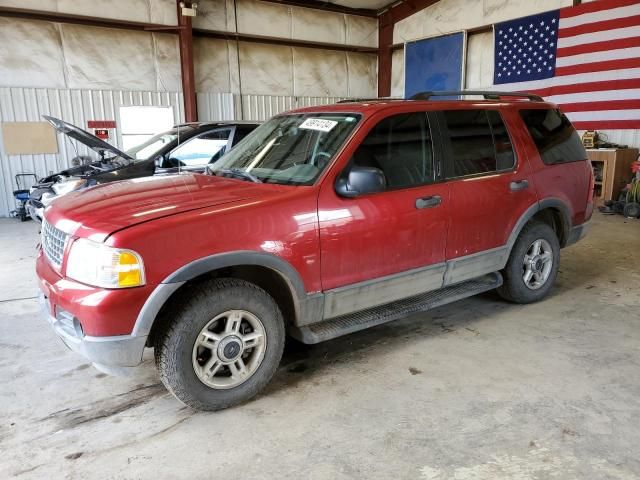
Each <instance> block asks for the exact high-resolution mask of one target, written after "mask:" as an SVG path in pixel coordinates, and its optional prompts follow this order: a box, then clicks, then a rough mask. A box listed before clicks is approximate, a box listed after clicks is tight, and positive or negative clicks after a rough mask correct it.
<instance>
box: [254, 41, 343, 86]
mask: <svg viewBox="0 0 640 480" xmlns="http://www.w3.org/2000/svg"><path fill="white" fill-rule="evenodd" d="M292 50H293V95H294V96H305V95H322V96H327V97H338V96H347V95H348V94H349V92H348V89H349V82H348V77H349V72H348V70H347V55H346V54H345V52H335V51H323V50H314V49H311V48H298V47H295V48H293V49H292ZM262 93H267V92H264V91H263V92H262Z"/></svg>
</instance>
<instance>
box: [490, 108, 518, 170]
mask: <svg viewBox="0 0 640 480" xmlns="http://www.w3.org/2000/svg"><path fill="white" fill-rule="evenodd" d="M487 118H488V119H489V125H491V133H492V135H493V145H494V147H495V150H496V164H497V168H498V170H509V169H511V168H513V166H514V165H515V163H516V158H515V155H514V154H513V145H511V138H510V137H509V132H508V131H507V127H506V126H505V124H504V122H503V121H502V117H501V116H500V113H498V112H497V111H495V110H487Z"/></svg>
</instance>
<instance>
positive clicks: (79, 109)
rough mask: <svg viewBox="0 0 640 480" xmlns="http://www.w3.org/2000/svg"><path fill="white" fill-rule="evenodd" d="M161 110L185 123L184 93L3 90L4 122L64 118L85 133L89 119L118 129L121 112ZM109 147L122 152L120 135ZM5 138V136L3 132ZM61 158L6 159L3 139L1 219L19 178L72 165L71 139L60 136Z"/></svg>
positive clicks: (9, 207) (11, 202)
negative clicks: (123, 109)
mask: <svg viewBox="0 0 640 480" xmlns="http://www.w3.org/2000/svg"><path fill="white" fill-rule="evenodd" d="M127 106H162V107H172V108H173V111H174V119H175V120H176V121H183V119H184V112H183V101H182V93H178V92H149V91H145V92H126V91H115V90H55V89H38V88H0V122H38V121H42V115H43V114H50V115H52V116H54V117H58V118H62V119H63V120H66V121H68V122H70V123H73V124H74V125H78V126H79V127H81V128H86V125H87V120H115V121H116V123H117V124H118V125H119V124H120V107H127ZM115 133H116V136H115V138H112V139H111V140H110V141H111V143H115V144H116V145H117V146H118V147H120V148H121V147H122V138H121V135H120V131H119V130H118V129H116V132H115ZM0 135H1V133H0ZM58 148H59V153H58V154H54V155H11V156H9V155H6V154H5V153H4V142H3V141H2V138H0V216H7V215H8V214H9V211H11V210H13V209H14V207H15V202H14V199H13V194H12V192H13V190H15V189H16V186H15V179H14V176H15V175H16V174H17V173H23V172H24V173H32V172H33V173H35V174H36V175H37V176H38V178H41V177H44V176H46V175H49V174H50V173H52V172H56V171H59V170H61V169H63V168H66V167H68V166H70V165H71V160H72V159H73V157H75V156H76V155H83V154H86V153H87V151H86V149H83V148H78V150H77V152H76V150H75V149H74V146H73V145H72V144H71V142H69V140H68V139H67V138H66V137H65V136H64V135H62V134H60V135H58Z"/></svg>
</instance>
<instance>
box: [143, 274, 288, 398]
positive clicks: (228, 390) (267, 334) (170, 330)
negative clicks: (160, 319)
mask: <svg viewBox="0 0 640 480" xmlns="http://www.w3.org/2000/svg"><path fill="white" fill-rule="evenodd" d="M171 312H172V313H170V315H171V316H172V317H173V318H168V319H167V323H166V325H167V326H166V327H165V328H164V330H163V331H162V332H161V333H160V334H159V335H158V337H157V339H156V342H155V358H156V366H157V367H158V371H159V373H160V378H161V380H162V382H163V383H164V385H165V386H166V387H167V389H168V390H169V391H171V392H172V393H173V394H174V395H175V396H176V397H177V398H178V400H180V401H182V402H183V403H185V404H186V405H189V406H190V407H193V408H196V409H198V410H220V409H223V408H227V407H230V406H232V405H235V404H237V403H241V402H244V401H246V400H248V399H250V398H251V397H253V396H254V395H256V394H257V393H258V392H259V391H260V390H262V388H263V387H264V386H265V385H266V384H267V383H268V382H269V380H271V378H272V377H273V375H274V373H275V371H276V369H277V367H278V364H279V363H280V359H281V357H282V351H283V348H284V337H285V332H284V322H283V319H282V314H281V313H280V309H279V308H278V306H277V304H276V303H275V301H274V300H273V298H271V296H269V294H267V292H265V291H264V290H262V289H261V288H259V287H257V286H256V285H254V284H252V283H249V282H245V281H243V280H237V279H219V280H215V281H212V282H209V283H206V284H203V285H200V286H198V287H196V288H195V289H194V290H193V291H192V295H191V297H190V298H189V299H188V300H187V301H186V302H184V303H182V304H180V305H176V307H175V308H174V309H172V310H171Z"/></svg>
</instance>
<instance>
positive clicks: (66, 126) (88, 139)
mask: <svg viewBox="0 0 640 480" xmlns="http://www.w3.org/2000/svg"><path fill="white" fill-rule="evenodd" d="M43 117H44V119H45V120H47V122H49V123H50V124H51V125H53V128H55V129H56V130H57V131H58V132H60V133H64V134H65V135H66V136H67V137H69V138H72V139H74V140H77V141H78V142H80V143H82V144H83V145H86V146H87V147H89V148H90V149H91V150H93V151H94V152H97V153H98V154H99V155H100V156H101V157H105V156H106V155H105V154H106V153H111V154H112V155H115V156H117V157H120V158H123V159H126V160H133V158H131V157H130V156H129V155H127V154H126V153H124V152H123V151H122V150H119V149H118V148H116V147H114V146H113V145H111V144H109V143H107V142H105V141H104V140H100V139H99V138H98V137H96V136H95V135H91V134H90V133H89V132H86V131H84V130H82V129H81V128H78V127H76V126H75V125H71V124H70V123H68V122H65V121H64V120H60V119H58V118H55V117H51V116H49V115H43Z"/></svg>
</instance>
